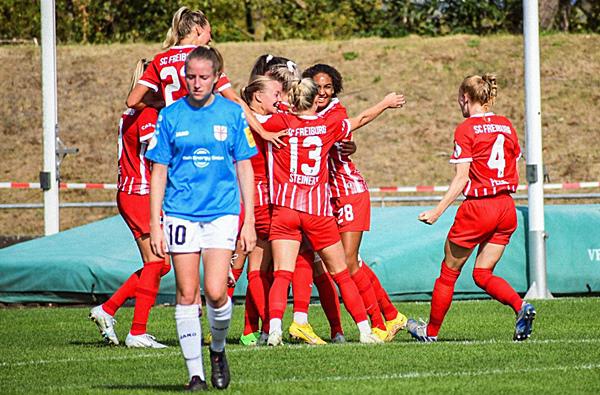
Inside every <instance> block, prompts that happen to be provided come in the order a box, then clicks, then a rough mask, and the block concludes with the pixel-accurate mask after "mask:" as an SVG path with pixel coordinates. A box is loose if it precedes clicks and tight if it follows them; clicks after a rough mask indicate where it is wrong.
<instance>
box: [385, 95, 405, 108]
mask: <svg viewBox="0 0 600 395" xmlns="http://www.w3.org/2000/svg"><path fill="white" fill-rule="evenodd" d="M383 101H384V103H385V104H386V106H387V108H401V107H402V106H404V105H405V104H406V98H405V97H404V95H403V94H400V93H396V92H392V93H388V94H387V96H386V97H385V98H384V99H383Z"/></svg>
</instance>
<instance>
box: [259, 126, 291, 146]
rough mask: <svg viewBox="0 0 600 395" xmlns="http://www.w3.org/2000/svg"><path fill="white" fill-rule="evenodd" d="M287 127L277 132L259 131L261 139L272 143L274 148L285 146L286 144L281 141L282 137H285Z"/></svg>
mask: <svg viewBox="0 0 600 395" xmlns="http://www.w3.org/2000/svg"><path fill="white" fill-rule="evenodd" d="M287 135H288V133H287V129H286V130H280V131H279V132H264V133H261V135H260V137H262V139H263V140H265V141H267V142H269V143H271V144H273V145H274V146H275V147H276V148H281V147H282V146H283V147H285V146H286V145H287V144H286V143H284V142H283V140H282V138H284V137H287Z"/></svg>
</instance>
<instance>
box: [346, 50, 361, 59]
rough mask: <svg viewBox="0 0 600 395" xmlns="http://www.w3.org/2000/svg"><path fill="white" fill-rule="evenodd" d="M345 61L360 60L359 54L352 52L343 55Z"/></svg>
mask: <svg viewBox="0 0 600 395" xmlns="http://www.w3.org/2000/svg"><path fill="white" fill-rule="evenodd" d="M342 56H343V57H344V60H354V59H357V58H358V52H354V51H350V52H344V53H343V54H342Z"/></svg>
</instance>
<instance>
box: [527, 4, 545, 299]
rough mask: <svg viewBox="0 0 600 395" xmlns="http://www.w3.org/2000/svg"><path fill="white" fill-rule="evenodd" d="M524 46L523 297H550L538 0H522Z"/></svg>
mask: <svg viewBox="0 0 600 395" xmlns="http://www.w3.org/2000/svg"><path fill="white" fill-rule="evenodd" d="M523 40H524V47H525V54H524V56H525V128H526V145H527V158H526V159H527V181H528V183H529V187H528V192H527V194H528V198H529V210H528V212H529V215H528V223H529V233H528V239H529V254H528V258H529V276H530V279H531V280H530V284H529V290H528V291H527V295H525V297H526V298H529V299H545V298H551V297H552V295H551V294H550V292H549V291H548V287H547V285H546V238H545V236H546V233H545V230H544V171H543V163H542V105H541V98H540V96H541V90H540V44H539V18H538V0H523Z"/></svg>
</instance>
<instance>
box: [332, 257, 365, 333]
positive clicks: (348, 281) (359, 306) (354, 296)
mask: <svg viewBox="0 0 600 395" xmlns="http://www.w3.org/2000/svg"><path fill="white" fill-rule="evenodd" d="M332 277H333V281H335V283H336V284H337V286H338V288H339V289H340V294H341V295H342V300H343V301H344V306H345V307H346V310H348V312H349V313H350V315H351V316H352V319H353V320H354V322H356V323H357V324H358V323H359V322H362V321H366V320H367V311H366V310H365V305H364V304H363V301H362V299H361V297H360V293H359V292H358V288H356V284H354V281H352V278H350V272H349V271H348V269H344V271H341V272H339V273H337V274H334V275H333V276H332Z"/></svg>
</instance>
